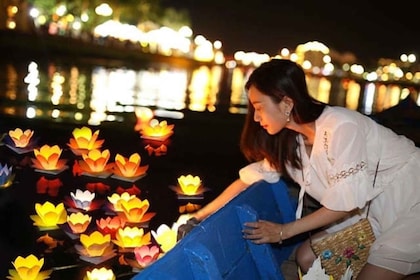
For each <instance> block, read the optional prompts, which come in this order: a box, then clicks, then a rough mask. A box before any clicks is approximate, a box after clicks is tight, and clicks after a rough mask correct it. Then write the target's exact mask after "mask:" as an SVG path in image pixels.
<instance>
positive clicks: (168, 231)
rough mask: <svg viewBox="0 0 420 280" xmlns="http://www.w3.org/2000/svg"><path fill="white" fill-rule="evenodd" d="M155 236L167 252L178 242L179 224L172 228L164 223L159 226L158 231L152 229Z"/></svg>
mask: <svg viewBox="0 0 420 280" xmlns="http://www.w3.org/2000/svg"><path fill="white" fill-rule="evenodd" d="M152 235H153V238H154V239H155V240H156V242H157V243H158V244H159V245H160V248H161V249H162V251H163V252H165V253H167V252H168V251H169V250H171V249H172V248H173V247H174V246H175V245H176V243H177V238H178V226H177V225H175V224H174V226H173V227H172V228H170V227H169V226H167V225H165V224H162V225H160V226H159V227H158V229H157V231H153V230H152Z"/></svg>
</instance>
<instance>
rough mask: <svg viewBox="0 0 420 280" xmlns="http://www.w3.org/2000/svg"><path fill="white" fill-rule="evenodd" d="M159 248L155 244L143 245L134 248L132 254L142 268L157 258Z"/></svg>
mask: <svg viewBox="0 0 420 280" xmlns="http://www.w3.org/2000/svg"><path fill="white" fill-rule="evenodd" d="M159 255H160V249H159V247H158V246H156V245H152V246H148V245H143V246H140V247H137V248H135V249H134V256H135V257H136V261H137V263H138V264H139V265H140V267H142V268H144V267H146V266H148V265H150V264H152V263H153V262H154V261H156V260H157V259H158V258H159Z"/></svg>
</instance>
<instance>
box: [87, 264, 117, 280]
mask: <svg viewBox="0 0 420 280" xmlns="http://www.w3.org/2000/svg"><path fill="white" fill-rule="evenodd" d="M115 279H116V277H115V274H114V272H113V271H112V270H111V269H107V268H106V267H101V268H94V269H93V270H91V271H90V270H88V271H86V276H85V277H84V278H83V280H115Z"/></svg>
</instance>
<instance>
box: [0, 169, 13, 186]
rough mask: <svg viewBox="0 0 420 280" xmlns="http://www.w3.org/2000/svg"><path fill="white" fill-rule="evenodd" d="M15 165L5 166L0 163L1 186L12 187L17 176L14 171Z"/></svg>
mask: <svg viewBox="0 0 420 280" xmlns="http://www.w3.org/2000/svg"><path fill="white" fill-rule="evenodd" d="M12 170H13V166H9V167H8V166H7V164H5V165H4V166H3V165H2V164H1V163H0V188H7V187H10V186H11V185H12V183H13V180H14V178H15V174H13V173H12Z"/></svg>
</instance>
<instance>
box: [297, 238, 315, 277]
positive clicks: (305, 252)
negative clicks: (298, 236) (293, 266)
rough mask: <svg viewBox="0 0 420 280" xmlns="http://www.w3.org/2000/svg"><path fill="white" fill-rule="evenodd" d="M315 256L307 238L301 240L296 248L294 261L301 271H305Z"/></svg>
mask: <svg viewBox="0 0 420 280" xmlns="http://www.w3.org/2000/svg"><path fill="white" fill-rule="evenodd" d="M315 259H316V256H315V254H314V252H313V251H312V248H311V246H310V242H309V240H306V241H305V242H303V243H302V244H301V245H300V246H299V247H298V248H297V249H296V262H297V264H298V266H299V267H300V269H301V270H302V272H303V273H306V272H307V271H308V269H309V268H310V267H311V266H312V263H313V262H314V261H315Z"/></svg>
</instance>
